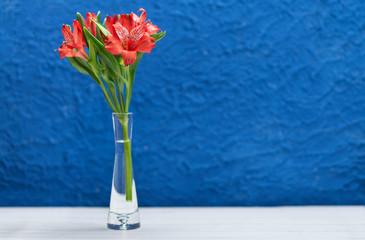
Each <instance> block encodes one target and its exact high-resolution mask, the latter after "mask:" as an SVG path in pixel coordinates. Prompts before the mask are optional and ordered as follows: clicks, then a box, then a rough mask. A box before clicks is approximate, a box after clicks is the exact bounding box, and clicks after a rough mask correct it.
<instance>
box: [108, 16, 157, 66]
mask: <svg viewBox="0 0 365 240" xmlns="http://www.w3.org/2000/svg"><path fill="white" fill-rule="evenodd" d="M113 27H114V30H115V32H116V35H114V36H113V35H112V36H107V39H108V42H107V45H106V46H105V49H106V50H107V51H109V52H110V53H111V54H113V55H119V54H122V56H123V61H124V64H125V65H126V66H129V65H131V64H133V63H134V62H135V61H136V58H137V52H143V53H151V50H152V48H154V47H155V42H154V41H155V40H154V38H153V37H151V36H150V34H149V33H148V32H147V23H146V22H145V23H142V24H141V25H139V26H138V27H135V28H133V27H134V21H133V18H132V16H131V15H121V16H120V19H119V20H118V21H117V23H116V24H113Z"/></svg>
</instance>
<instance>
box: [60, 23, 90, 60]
mask: <svg viewBox="0 0 365 240" xmlns="http://www.w3.org/2000/svg"><path fill="white" fill-rule="evenodd" d="M72 27H73V30H74V32H73V33H72V32H71V30H70V28H69V27H67V26H66V25H63V26H62V34H63V36H64V38H65V40H66V41H64V42H63V43H62V45H61V46H60V48H59V49H57V51H58V52H59V53H60V58H64V57H79V58H82V59H88V58H89V56H88V55H87V53H86V51H85V49H84V47H86V42H85V39H84V36H83V35H82V29H81V24H80V23H79V22H78V21H76V20H74V23H73V26H72Z"/></svg>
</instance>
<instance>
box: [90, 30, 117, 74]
mask: <svg viewBox="0 0 365 240" xmlns="http://www.w3.org/2000/svg"><path fill="white" fill-rule="evenodd" d="M84 33H85V34H86V35H87V37H88V38H89V40H90V41H92V43H93V44H94V46H95V48H96V49H97V50H98V55H99V57H100V58H102V59H103V60H104V62H105V64H106V65H108V67H109V68H110V70H111V71H113V73H114V74H115V75H117V76H120V75H121V72H120V66H119V63H118V61H117V59H116V58H115V57H114V55H113V54H111V53H110V52H108V51H107V50H105V47H104V44H103V43H101V42H100V41H99V40H98V39H96V38H95V37H94V36H93V35H92V34H91V33H90V32H89V30H87V29H86V28H85V27H84Z"/></svg>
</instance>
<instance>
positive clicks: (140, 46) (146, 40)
mask: <svg viewBox="0 0 365 240" xmlns="http://www.w3.org/2000/svg"><path fill="white" fill-rule="evenodd" d="M154 47H155V39H154V38H153V37H151V36H150V35H149V34H148V33H145V34H143V36H142V37H141V38H140V39H139V40H138V42H137V44H136V46H135V47H134V48H133V50H135V51H137V52H143V53H151V50H152V48H154Z"/></svg>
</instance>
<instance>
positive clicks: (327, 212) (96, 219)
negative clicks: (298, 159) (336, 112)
mask: <svg viewBox="0 0 365 240" xmlns="http://www.w3.org/2000/svg"><path fill="white" fill-rule="evenodd" d="M107 212H108V209H107V208H0V239H160V240H164V239H250V240H251V239H252V240H255V239H270V240H274V239H280V240H286V239H290V240H301V239H311V240H321V239H330V240H335V239H365V208H364V207H360V206H357V207H275V208H141V209H140V217H141V225H142V226H141V228H139V229H137V230H130V231H116V230H109V229H107V228H106V218H107Z"/></svg>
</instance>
